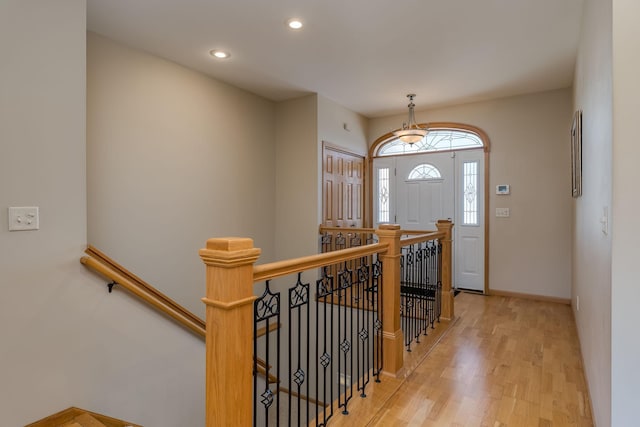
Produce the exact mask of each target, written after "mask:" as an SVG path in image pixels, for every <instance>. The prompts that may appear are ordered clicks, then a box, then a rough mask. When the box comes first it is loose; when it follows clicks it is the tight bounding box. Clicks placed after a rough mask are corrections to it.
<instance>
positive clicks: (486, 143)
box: [364, 122, 491, 295]
mask: <svg viewBox="0 0 640 427" xmlns="http://www.w3.org/2000/svg"><path fill="white" fill-rule="evenodd" d="M418 126H420V127H422V128H426V129H430V128H431V129H454V130H463V131H468V132H471V133H474V134H476V135H477V136H478V137H479V138H480V140H481V141H482V144H483V147H482V149H483V151H484V218H485V221H484V293H485V295H490V294H491V287H490V286H489V219H490V218H491V217H490V216H489V205H490V199H489V196H490V194H491V193H490V191H489V187H490V185H489V168H490V162H489V152H490V151H491V150H490V148H491V142H490V140H489V135H487V133H486V132H485V131H483V130H482V129H480V128H479V127H477V126H473V125H468V124H464V123H455V122H430V123H420V124H418ZM396 130H398V129H396ZM393 132H394V131H391V132H388V133H386V134H384V135H382V136H380V137H378V138H377V139H376V140H375V141H373V143H372V144H371V146H370V147H369V155H368V156H367V168H366V169H367V172H366V173H367V179H366V181H368V182H369V183H371V184H370V185H368V186H367V187H366V189H367V190H366V191H367V195H368V197H367V198H368V203H367V205H366V209H365V214H364V217H365V224H366V225H367V226H368V227H372V226H373V188H374V186H373V185H372V183H373V159H374V158H376V157H378V155H377V154H378V150H379V149H380V147H381V146H382V145H383V144H384V143H386V142H388V141H389V140H390V139H392V138H393V137H394V135H393ZM472 149H473V150H477V148H472ZM463 150H464V149H462V150H442V151H440V152H441V153H444V152H447V151H463ZM420 154H423V153H420ZM412 155H414V154H402V156H412ZM399 156H400V155H399ZM454 226H455V223H454Z"/></svg>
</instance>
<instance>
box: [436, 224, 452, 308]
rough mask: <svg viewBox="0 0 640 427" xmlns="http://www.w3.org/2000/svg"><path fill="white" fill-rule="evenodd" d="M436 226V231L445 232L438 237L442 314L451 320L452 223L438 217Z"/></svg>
mask: <svg viewBox="0 0 640 427" xmlns="http://www.w3.org/2000/svg"><path fill="white" fill-rule="evenodd" d="M436 226H437V227H438V231H442V232H444V233H445V237H444V238H443V239H440V242H441V243H442V315H441V317H442V318H443V319H445V320H453V318H454V317H455V314H454V311H453V289H452V287H451V267H452V264H451V260H452V258H451V256H452V255H451V251H452V248H453V245H452V242H451V236H452V234H451V232H452V229H453V223H452V222H451V221H449V220H445V219H440V220H438V222H437V224H436Z"/></svg>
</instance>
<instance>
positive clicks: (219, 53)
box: [209, 49, 231, 59]
mask: <svg viewBox="0 0 640 427" xmlns="http://www.w3.org/2000/svg"><path fill="white" fill-rule="evenodd" d="M209 54H210V55H211V56H213V57H216V58H218V59H227V58H229V57H230V56H231V54H230V53H229V52H225V51H224V50H219V49H214V50H212V51H210V52H209Z"/></svg>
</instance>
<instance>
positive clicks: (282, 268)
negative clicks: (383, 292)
mask: <svg viewBox="0 0 640 427" xmlns="http://www.w3.org/2000/svg"><path fill="white" fill-rule="evenodd" d="M388 247H389V245H388V244H385V243H372V244H370V245H364V246H358V247H355V248H349V249H341V250H337V251H332V252H326V253H323V254H318V255H310V256H306V257H300V258H292V259H288V260H284V261H276V262H272V263H269V264H261V265H256V266H254V268H253V281H254V282H259V281H262V280H268V279H273V278H275V277H280V276H286V275H288V274H292V273H298V272H301V271H305V270H311V269H313V268H320V267H325V266H328V265H332V264H335V263H337V262H341V261H349V260H352V259H356V258H361V257H365V256H369V255H373V254H375V253H384V252H386V251H387V248H388Z"/></svg>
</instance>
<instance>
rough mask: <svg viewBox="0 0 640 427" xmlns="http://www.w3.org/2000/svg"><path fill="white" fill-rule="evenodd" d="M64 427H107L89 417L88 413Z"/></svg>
mask: <svg viewBox="0 0 640 427" xmlns="http://www.w3.org/2000/svg"><path fill="white" fill-rule="evenodd" d="M62 427H106V426H105V425H104V424H102V423H101V422H100V421H98V420H97V419H95V418H94V417H92V416H91V415H89V414H88V413H86V412H85V413H83V414H80V415H78V416H76V417H74V418H73V420H71V421H69V422H68V423H67V424H63V425H62Z"/></svg>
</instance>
